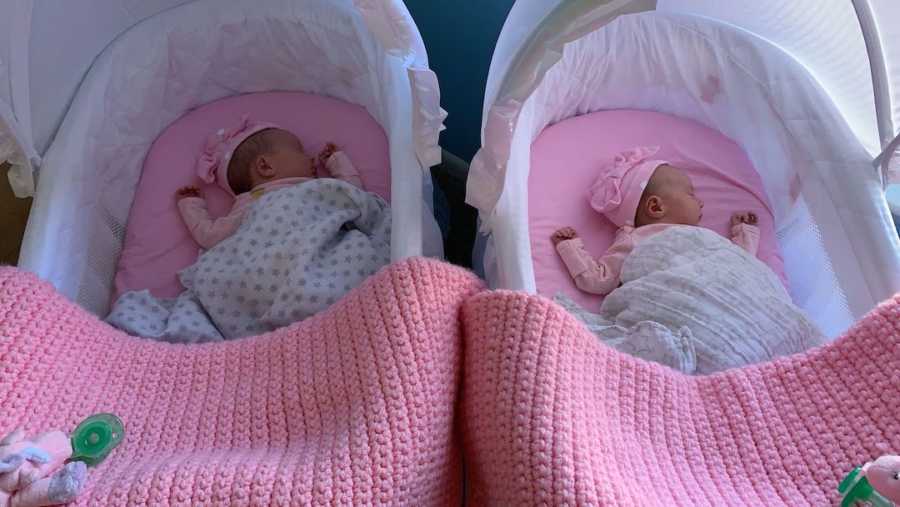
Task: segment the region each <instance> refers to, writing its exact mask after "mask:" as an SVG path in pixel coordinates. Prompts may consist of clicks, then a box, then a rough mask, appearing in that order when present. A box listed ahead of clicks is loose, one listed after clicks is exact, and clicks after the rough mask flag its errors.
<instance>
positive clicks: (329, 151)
mask: <svg viewBox="0 0 900 507" xmlns="http://www.w3.org/2000/svg"><path fill="white" fill-rule="evenodd" d="M337 151H338V147H337V146H336V145H335V144H334V143H326V144H325V147H324V148H322V151H320V152H319V163H321V164H323V165H324V164H325V162H328V159H329V158H331V156H332V155H334V154H335V152H337Z"/></svg>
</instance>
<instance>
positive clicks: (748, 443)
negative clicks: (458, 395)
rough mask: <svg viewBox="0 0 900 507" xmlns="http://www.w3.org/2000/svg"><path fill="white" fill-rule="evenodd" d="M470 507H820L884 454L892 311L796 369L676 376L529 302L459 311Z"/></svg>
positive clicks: (891, 421) (800, 359)
mask: <svg viewBox="0 0 900 507" xmlns="http://www.w3.org/2000/svg"><path fill="white" fill-rule="evenodd" d="M463 321H464V323H465V334H466V338H465V348H466V350H465V364H464V366H463V370H464V372H465V375H464V380H463V402H462V409H461V410H462V413H461V418H460V420H461V421H462V432H463V440H464V447H465V455H466V463H467V470H468V475H469V478H470V486H471V487H470V491H471V494H470V497H471V498H470V499H471V500H473V502H472V503H473V504H476V505H480V504H488V505H538V504H540V505H640V506H649V505H661V506H672V505H686V506H694V505H767V506H768V505H815V506H821V505H832V504H834V502H835V500H836V499H837V497H838V495H837V492H836V488H837V485H838V482H839V481H840V479H841V478H843V476H844V475H845V474H846V473H847V472H849V471H850V470H851V469H852V468H853V467H854V466H856V465H861V464H863V463H864V462H866V461H868V460H870V459H872V458H874V457H876V456H878V455H880V454H883V453H895V454H896V453H900V298H897V299H894V300H893V301H889V302H887V303H885V304H884V305H882V306H881V307H880V308H878V309H877V310H876V311H875V312H874V313H872V314H871V315H870V316H868V317H867V318H865V319H863V320H862V321H861V322H860V323H859V324H858V325H857V326H856V327H854V328H853V329H852V330H850V331H849V332H848V333H847V334H846V335H845V336H844V337H843V338H841V339H840V340H838V341H837V342H835V343H832V344H830V345H828V346H825V347H823V348H820V349H817V350H813V351H811V352H808V353H806V354H804V355H800V356H794V357H790V358H785V359H783V360H779V361H775V362H771V363H766V364H762V365H758V366H752V367H746V368H743V369H738V370H731V371H727V372H724V373H721V374H716V375H713V376H708V377H687V376H683V375H681V374H679V373H676V372H674V371H672V370H667V369H665V368H663V367H661V366H658V365H654V364H650V363H646V362H643V361H641V360H638V359H635V358H632V357H630V356H626V355H623V354H620V353H617V352H615V351H614V350H612V349H611V348H608V347H606V346H603V345H601V344H599V343H598V341H597V339H596V338H595V337H594V336H593V335H591V334H589V333H587V332H586V331H584V330H583V329H582V327H581V325H580V324H579V323H578V322H576V321H575V319H573V318H571V317H570V316H569V315H568V314H566V313H565V312H564V311H563V310H562V309H561V308H560V307H558V306H556V305H555V304H553V303H551V302H550V301H547V300H545V299H542V298H539V297H529V296H525V295H522V294H514V293H509V292H499V293H485V294H481V295H477V296H475V297H473V298H472V299H470V300H469V301H468V302H467V303H466V304H465V306H464V309H463Z"/></svg>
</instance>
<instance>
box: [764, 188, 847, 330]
mask: <svg viewBox="0 0 900 507" xmlns="http://www.w3.org/2000/svg"><path fill="white" fill-rule="evenodd" d="M776 238H777V239H778V246H779V247H781V254H782V257H783V259H784V268H785V269H784V270H785V273H786V274H787V275H788V283H789V284H790V289H791V291H790V292H791V298H792V299H793V300H794V302H795V303H796V304H797V306H799V307H800V308H803V309H804V310H806V312H807V314H808V315H810V316H811V317H812V318H813V320H815V322H816V324H817V325H818V326H819V328H820V329H821V330H822V332H823V333H825V334H826V335H828V336H830V337H832V338H833V337H835V336H837V335H839V334H840V333H842V332H843V331H844V330H845V329H847V327H849V326H850V325H851V324H852V323H853V321H854V319H853V314H852V312H851V311H850V307H849V306H848V304H847V296H846V294H844V291H843V290H842V289H841V286H840V284H839V283H838V280H837V277H836V276H835V273H834V267H833V266H832V263H831V259H829V257H828V255H827V253H826V251H825V248H824V243H823V241H822V234H821V232H820V231H819V226H818V225H817V224H816V223H815V222H814V221H813V219H812V216H811V215H810V213H809V208H808V207H807V206H806V201H805V200H804V199H803V198H802V197H801V198H800V200H799V201H798V202H797V205H796V207H795V208H794V209H793V211H792V213H791V216H790V217H789V218H787V219H786V220H785V223H784V224H783V225H782V226H781V227H780V228H779V229H778V230H777V231H776Z"/></svg>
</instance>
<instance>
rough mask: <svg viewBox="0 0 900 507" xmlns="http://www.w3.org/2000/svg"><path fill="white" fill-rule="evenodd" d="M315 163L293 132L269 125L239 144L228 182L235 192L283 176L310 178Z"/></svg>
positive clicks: (229, 166) (231, 161)
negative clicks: (269, 126)
mask: <svg viewBox="0 0 900 507" xmlns="http://www.w3.org/2000/svg"><path fill="white" fill-rule="evenodd" d="M313 176H314V172H313V162H312V159H311V158H310V157H309V155H307V154H306V152H305V151H304V150H303V143H301V142H300V139H298V138H297V136H295V135H294V134H292V133H290V132H288V131H287V130H283V129H280V128H267V129H265V130H260V131H259V132H257V133H255V134H253V135H251V136H250V137H248V138H247V139H245V140H244V141H243V142H242V143H241V144H239V145H238V147H237V148H235V150H234V154H233V155H232V156H231V160H230V161H229V162H228V184H229V185H230V186H231V189H232V191H233V192H234V193H235V194H242V193H244V192H249V191H250V190H252V189H253V188H254V187H256V186H257V185H260V184H262V183H266V182H269V181H274V180H280V179H283V178H311V177H313Z"/></svg>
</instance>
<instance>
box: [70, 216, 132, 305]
mask: <svg viewBox="0 0 900 507" xmlns="http://www.w3.org/2000/svg"><path fill="white" fill-rule="evenodd" d="M93 215H94V217H93V218H94V219H93V220H92V221H91V223H92V228H91V241H90V243H89V244H88V257H87V266H85V270H84V274H83V276H82V279H81V283H80V284H79V286H78V295H77V296H76V299H75V302H76V303H78V304H79V305H81V306H82V307H84V308H85V309H86V310H88V311H90V312H93V313H94V314H97V315H106V314H107V313H109V305H110V303H111V301H110V300H109V295H110V294H111V293H112V280H113V276H114V275H115V271H116V265H117V264H118V262H119V255H120V254H121V253H122V243H123V242H124V241H125V225H124V223H122V221H120V220H118V219H117V218H116V217H114V216H113V215H112V213H110V212H109V210H107V209H106V207H105V206H103V205H102V204H101V205H100V207H99V208H97V209H96V210H95V211H94V213H93Z"/></svg>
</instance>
